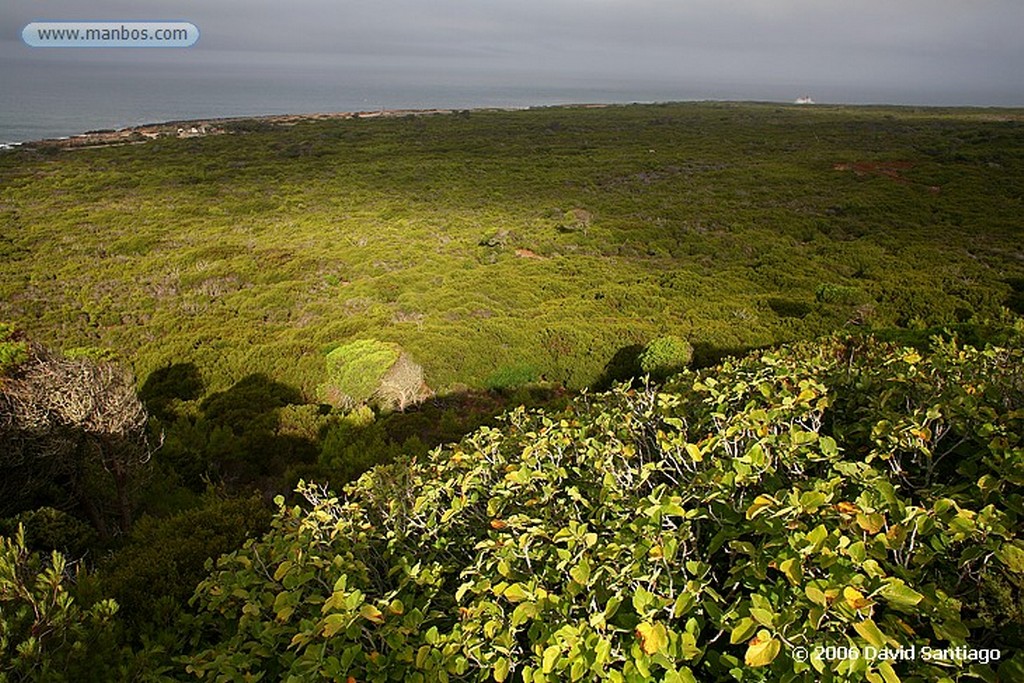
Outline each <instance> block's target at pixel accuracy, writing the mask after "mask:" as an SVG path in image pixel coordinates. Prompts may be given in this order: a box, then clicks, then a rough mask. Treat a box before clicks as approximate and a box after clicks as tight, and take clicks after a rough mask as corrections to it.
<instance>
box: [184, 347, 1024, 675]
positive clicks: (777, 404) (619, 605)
mask: <svg viewBox="0 0 1024 683" xmlns="http://www.w3.org/2000/svg"><path fill="white" fill-rule="evenodd" d="M1021 332H1024V330H1021V329H1019V328H1018V331H1017V336H1016V338H1015V339H1014V340H1012V342H1011V344H1010V345H1009V346H1008V347H1005V348H987V349H984V350H981V349H976V348H973V347H968V346H962V345H960V344H957V343H956V342H955V341H951V342H945V341H941V340H939V341H936V342H935V343H934V345H933V348H932V349H931V350H930V351H928V352H921V351H919V350H915V349H912V348H905V347H899V346H895V345H892V344H885V343H880V342H876V341H874V340H872V339H870V338H867V339H865V338H847V339H828V340H824V341H822V342H816V343H805V344H798V345H795V346H793V347H790V348H784V349H780V350H773V351H765V352H760V353H757V354H754V355H751V356H749V357H747V358H745V359H742V360H730V361H727V362H725V363H724V364H722V365H720V366H718V367H716V368H712V369H708V370H705V371H701V372H699V373H694V372H692V371H686V372H684V373H683V374H681V375H677V376H676V378H675V379H673V380H672V381H671V382H670V383H669V384H668V385H666V386H665V387H664V388H663V389H661V390H660V391H659V390H656V389H655V388H654V387H644V388H640V389H634V390H625V389H623V390H619V391H616V392H614V393H612V394H606V395H599V396H588V397H586V399H581V400H579V401H577V402H576V403H575V404H573V405H571V406H570V407H569V408H568V409H566V410H565V411H563V412H560V413H556V414H546V413H544V412H542V411H536V412H526V411H525V410H523V409H519V410H517V411H514V412H513V413H510V414H508V415H507V416H506V418H505V423H504V424H503V425H502V426H501V427H500V428H498V429H492V428H483V429H481V430H479V431H477V432H476V433H474V434H472V435H471V436H469V437H467V438H466V439H464V440H463V441H462V442H461V443H460V444H459V445H456V446H450V447H446V448H444V449H438V450H435V451H433V452H432V453H431V454H429V455H427V456H421V457H417V458H415V459H411V460H408V461H402V462H398V463H396V464H394V465H391V466H387V467H377V468H375V469H373V470H371V471H370V472H368V473H367V474H365V475H364V476H363V477H362V478H361V479H360V480H359V481H357V482H356V483H354V484H353V485H351V486H349V487H347V488H346V489H345V491H344V494H343V495H342V496H340V497H336V496H334V495H332V494H331V493H329V492H328V491H326V490H324V489H322V488H320V487H317V486H314V485H302V486H301V487H300V491H301V493H302V494H303V495H304V497H305V498H306V500H307V503H308V505H309V507H310V509H308V510H304V509H302V508H301V507H299V506H294V507H291V506H285V505H284V501H283V499H282V500H279V501H278V502H279V506H280V508H279V511H278V514H277V516H276V519H275V521H274V523H273V529H272V531H271V532H270V533H269V534H268V535H267V536H266V537H264V538H263V539H262V540H261V541H259V542H258V543H256V544H254V545H252V546H249V547H247V548H245V549H243V550H241V551H239V552H237V553H234V554H232V555H229V556H225V557H222V558H221V559H220V560H219V561H218V564H217V569H216V571H215V572H214V573H213V574H212V575H211V576H210V577H209V578H208V579H207V580H206V581H204V582H203V584H202V585H200V587H199V589H198V591H197V593H196V598H195V599H196V602H197V606H198V608H199V610H200V616H199V619H198V622H197V624H196V626H197V628H198V629H200V631H201V633H202V634H203V638H204V639H203V640H202V641H201V644H200V649H199V651H198V652H196V653H194V654H193V655H192V656H190V657H188V658H187V660H186V662H187V664H188V666H189V667H191V669H190V670H191V671H193V672H194V673H195V674H196V675H200V676H214V677H235V678H242V677H245V676H247V675H256V674H262V675H263V676H265V677H267V678H268V679H274V680H282V679H287V678H288V677H289V676H295V677H298V678H310V677H317V676H322V677H326V678H335V679H344V678H346V677H352V678H354V679H356V680H371V681H372V680H382V681H383V680H408V681H421V682H424V681H433V680H448V679H458V680H478V681H484V680H491V679H493V680H497V681H506V680H525V681H554V680H613V681H647V680H675V681H695V680H701V681H726V680H737V679H740V680H744V681H777V680H793V681H804V682H806V683H811V682H814V681H819V680H834V681H860V680H865V679H866V680H879V681H882V680H896V679H897V677H899V678H903V679H916V680H937V679H939V678H942V677H944V676H949V675H950V670H949V669H947V668H944V667H943V666H941V665H938V664H936V663H935V662H932V661H929V660H928V659H926V658H917V659H913V660H908V661H901V662H896V663H893V662H890V661H886V660H881V659H873V660H872V659H867V658H857V659H840V658H837V659H821V658H819V657H812V658H811V659H810V660H809V661H805V660H804V658H802V657H801V656H800V651H799V650H798V649H797V648H800V647H803V648H807V651H809V652H814V650H815V649H816V648H824V647H828V646H850V645H853V646H856V647H858V648H861V649H862V650H863V648H865V647H866V646H868V645H870V646H874V647H878V648H880V647H883V646H890V647H894V648H895V647H904V648H909V647H914V648H916V649H917V651H918V652H920V651H922V649H923V648H925V647H928V648H933V649H938V648H943V647H956V646H963V645H966V644H984V647H988V648H994V649H999V650H1000V651H1001V652H1002V659H1001V660H1000V661H992V662H988V663H984V662H975V663H973V664H971V665H970V669H969V671H970V673H971V675H973V676H976V677H978V678H981V679H982V680H997V678H998V679H999V680H1016V677H1018V676H1019V673H1020V671H1021V667H1022V664H1024V656H1022V655H1020V654H1019V653H1020V651H1021V648H1022V646H1024V641H1022V639H1021V634H1022V633H1024V624H1021V623H1020V618H1021V612H1020V610H1019V609H1016V608H1015V607H1014V603H1015V601H1017V602H1018V604H1019V599H1020V595H1019V586H1020V584H1021V581H1020V579H1021V576H1022V575H1024V537H1022V535H1021V532H1020V529H1019V525H1017V523H1016V516H1017V514H1018V513H1017V508H1018V507H1019V501H1020V498H1021V494H1022V485H1021V482H1022V481H1024V476H1022V475H1024V470H1022V465H1021V460H1020V453H1021V449H1022V447H1024V417H1022V415H1024V413H1022V411H1021V407H1022V406H1024V362H1022V361H1024V349H1022V346H1021ZM1015 591H1017V592H1015ZM982 617H986V618H982ZM986 619H987V620H986ZM239 653H245V654H244V656H239ZM897 670H898V672H897Z"/></svg>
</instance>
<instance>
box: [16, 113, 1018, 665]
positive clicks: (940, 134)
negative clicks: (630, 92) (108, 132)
mask: <svg viewBox="0 0 1024 683" xmlns="http://www.w3.org/2000/svg"><path fill="white" fill-rule="evenodd" d="M231 125H232V134H230V135H223V136H216V137H206V138H190V139H159V140H155V141H151V142H147V143H144V144H138V145H125V146H117V147H101V148H95V149H80V150H75V151H62V150H59V149H57V148H51V147H47V146H45V145H39V146H34V147H29V148H25V149H20V150H17V151H15V152H9V153H5V154H2V155H0V228H2V229H0V256H2V258H0V319H2V320H5V321H7V323H8V324H5V325H3V326H0V371H2V373H3V379H2V380H0V382H2V383H0V437H2V438H3V444H0V449H2V450H3V453H0V460H2V464H3V466H4V469H5V481H4V483H3V484H2V485H0V491H2V492H3V494H4V495H3V500H2V501H0V518H2V519H0V533H2V534H3V536H4V541H3V544H4V545H3V547H2V550H0V605H2V607H3V610H4V616H3V619H2V620H0V621H2V623H3V630H2V631H0V656H2V660H3V661H5V662H6V663H5V664H4V665H3V666H2V667H0V676H7V677H8V678H10V679H11V680H23V679H30V680H31V679H40V680H63V679H68V680H89V679H93V680H112V679H147V678H149V679H164V680H180V679H189V678H193V679H194V678H195V677H196V676H202V677H206V678H210V679H212V680H257V679H259V678H260V677H262V678H263V679H264V680H286V679H289V677H291V679H292V680H311V679H320V678H325V679H335V680H345V679H347V678H349V677H351V678H352V679H354V680H358V681H362V680H424V681H432V680H447V679H452V680H490V679H495V680H499V681H501V680H538V681H541V680H590V679H594V678H608V679H610V680H649V679H651V678H657V679H665V680H681V681H686V680H733V679H735V680H782V679H784V678H787V677H790V679H791V680H817V679H820V678H822V677H823V676H824V677H826V678H827V677H828V676H833V677H834V678H835V679H837V680H845V679H851V680H861V679H863V678H865V677H866V678H868V679H870V680H884V681H887V682H889V681H893V680H897V679H898V678H902V679H903V680H913V679H915V677H916V679H918V680H937V679H939V678H943V677H947V678H951V679H957V678H964V679H965V680H966V679H968V678H970V677H974V678H979V679H981V680H990V681H996V680H1007V681H1009V680H1016V679H1017V678H1019V677H1020V675H1021V674H1022V669H1024V664H1022V659H1021V658H1020V657H1016V658H1014V655H1015V654H1016V653H1017V652H1018V650H1019V649H1020V646H1021V643H1020V642H1019V638H1020V636H1019V635H1018V634H1019V633H1020V632H1021V627H1022V626H1024V617H1022V613H1021V610H1020V605H1021V604H1022V595H1021V592H1022V587H1024V580H1022V573H1024V540H1022V539H1021V537H1020V528H1019V527H1020V524H1019V515H1021V514H1024V499H1022V498H1021V485H1022V483H1024V470H1022V467H1024V464H1022V445H1021V438H1022V435H1024V432H1022V426H1024V425H1022V414H1024V413H1022V411H1024V369H1022V363H1021V339H1022V334H1024V330H1022V326H1021V323H1020V317H1019V316H1020V314H1021V313H1024V239H1022V237H1024V229H1022V226H1021V222H1020V221H1021V218H1020V216H1021V215H1024V212H1022V208H1024V207H1022V197H1024V114H1021V113H1020V112H1019V111H1004V110H960V109H952V110H941V109H913V108H867V107H857V108H849V107H819V106H815V107H789V106H777V105H768V104H713V103H702V104H665V105H644V106H639V105H638V106H623V107H565V108H544V109H534V110H527V111H515V112H508V111H472V112H462V113H459V114H454V115H433V116H416V115H410V116H403V117H393V118H374V119H359V118H353V119H347V120H331V121H315V122H314V121H310V122H304V123H297V124H295V125H287V126H283V125H273V124H268V123H265V122H259V121H253V122H235V123H233V124H231ZM687 366H691V367H692V368H693V369H687ZM132 373H134V374H132ZM679 373H681V374H679ZM644 376H648V377H650V380H645V379H643V377H644ZM581 391H582V392H583V393H580V392H581ZM506 411H509V412H506ZM370 468H373V469H370ZM368 470H369V471H368ZM364 473H365V474H364ZM300 481H302V482H303V483H302V484H301V485H300ZM308 482H316V483H315V484H313V483H308ZM297 487H298V491H296V488H297ZM343 491H344V493H343ZM275 496H276V499H275ZM272 499H275V502H274V503H273V504H271V500H272ZM246 539H253V540H251V541H250V542H249V543H248V544H246ZM243 544H246V545H245V547H244V548H243ZM54 552H55V553H56V554H51V553H54ZM219 556H223V557H221V558H220V559H219V560H216V566H214V565H213V564H212V562H213V561H214V560H215V558H217V557H219ZM72 567H74V570H72V569H71V568H72ZM211 572H212V573H211ZM827 644H832V645H849V644H856V645H859V646H862V647H863V646H865V645H871V646H875V647H883V646H891V647H896V646H910V645H915V646H917V647H918V648H920V647H924V646H934V647H940V646H941V647H947V646H956V645H964V644H969V645H971V646H974V647H979V648H994V649H998V650H999V651H1000V652H1001V653H1002V657H1001V659H1000V661H992V662H987V663H985V662H977V661H975V662H967V663H959V664H955V665H948V666H947V665H935V664H931V663H927V662H922V661H897V662H892V663H887V662H879V661H874V662H869V661H868V660H866V659H864V658H860V659H852V660H849V661H846V662H839V661H826V662H822V661H820V660H818V661H815V660H814V659H813V658H812V660H811V661H810V662H800V661H798V658H797V657H795V656H794V651H795V650H794V649H795V648H798V647H801V646H805V647H809V648H813V647H814V646H816V645H827Z"/></svg>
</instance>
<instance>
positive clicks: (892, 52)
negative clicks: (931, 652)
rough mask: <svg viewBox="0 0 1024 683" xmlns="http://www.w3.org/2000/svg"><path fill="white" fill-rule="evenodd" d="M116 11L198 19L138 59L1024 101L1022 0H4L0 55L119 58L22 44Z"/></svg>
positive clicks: (8, 58) (12, 58) (9, 58)
mask: <svg viewBox="0 0 1024 683" xmlns="http://www.w3.org/2000/svg"><path fill="white" fill-rule="evenodd" d="M119 18H124V19H133V18H135V19H160V18H167V19H183V20H188V21H192V22H193V23H195V24H196V25H197V26H199V27H200V30H201V31H202V39H201V41H200V43H199V45H198V46H197V47H195V48H193V49H192V50H190V51H189V52H190V54H188V55H182V54H176V53H173V52H172V51H159V50H157V51H142V52H144V54H133V59H135V60H138V61H139V62H142V63H146V62H150V63H176V62H177V63H181V64H189V65H202V64H210V65H213V64H217V65H225V64H228V65H230V64H237V65H238V66H239V68H244V67H246V66H249V67H251V68H268V67H273V66H275V65H280V66H290V67H298V66H305V67H308V68H310V69H318V68H319V69H326V68H359V69H369V70H376V71H380V72H389V73H398V74H400V73H408V74H416V75H418V77H423V78H437V79H439V80H445V79H448V80H451V79H458V78H462V79H464V80H465V81H467V82H469V81H473V80H474V79H483V80H486V79H488V78H490V79H491V80H492V81H495V82H501V81H502V79H511V80H516V79H518V80H519V81H522V82H528V81H529V80H530V79H537V78H542V79H547V80H549V81H552V82H554V81H557V80H558V79H570V78H571V79H577V80H578V79H582V80H584V81H586V80H587V79H591V80H592V81H593V82H595V83H599V82H606V81H608V80H609V79H627V80H628V79H642V80H646V81H651V82H665V83H669V82H672V81H676V80H682V79H687V80H691V81H692V80H697V79H699V80H702V81H708V82H712V81H722V82H733V83H739V84H742V83H772V82H775V83H780V84H786V85H788V84H791V83H792V84H800V83H807V84H811V85H822V84H825V85H828V86H829V87H835V88H836V89H838V90H840V91H841V89H842V87H843V86H844V85H846V84H849V85H851V86H852V85H856V86H862V85H864V84H872V83H873V84H877V85H879V86H885V87H888V88H893V89H898V88H900V87H906V88H921V87H927V88H941V89H944V90H947V91H949V92H956V91H957V90H958V89H959V90H962V91H964V92H966V91H971V92H976V91H985V90H989V91H992V92H997V91H998V92H1001V93H1003V94H1004V95H1003V97H1004V98H1006V97H1009V98H1011V99H1013V98H1014V97H1015V98H1016V101H1017V102H1018V103H1022V104H1024V77H1022V76H1021V75H1020V74H1021V73H1024V69H1022V68H1021V67H1022V66H1024V48H1022V44H1024V41H1021V40H1020V38H1019V35H1018V34H1019V32H1020V27H1022V26H1024V3H1022V2H1020V0H975V1H972V2H965V1H964V0H897V1H893V0H856V1H851V0H843V1H838V0H735V1H733V2H723V1H722V0H689V1H685V2H684V1H680V0H675V1H670V0H377V1H373V2H370V1H367V0H363V1H362V2H354V1H351V0H340V1H339V0H304V1H299V2H289V3H283V2H280V0H220V1H207V2H198V1H196V0H177V1H170V0H150V1H149V2H146V3H138V2H131V1H128V0H94V1H92V2H89V3H82V2H80V1H79V0H45V1H43V2H40V1H39V0H7V1H6V2H5V3H4V6H3V8H2V9H0V27H2V33H0V36H2V38H3V39H4V41H5V42H4V44H3V45H2V46H0V59H2V60H4V61H5V62H9V63H11V64H15V63H21V62H23V61H26V60H37V61H38V60H52V61H60V60H62V59H74V60H76V61H85V62H88V61H97V62H102V61H110V60H123V59H124V55H123V54H113V55H112V54H110V53H111V52H112V51H105V50H101V51H94V52H86V51H79V50H75V51H69V52H67V53H65V54H63V55H41V54H33V53H32V51H31V50H29V48H27V47H25V46H23V45H21V44H20V42H19V33H20V30H21V27H22V26H24V25H25V23H27V22H28V21H31V20H33V19H119ZM51 52H53V51H51ZM7 78H16V75H11V74H8V76H7ZM981 103H984V102H981Z"/></svg>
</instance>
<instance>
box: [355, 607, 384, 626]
mask: <svg viewBox="0 0 1024 683" xmlns="http://www.w3.org/2000/svg"><path fill="white" fill-rule="evenodd" d="M359 616H361V617H362V618H363V619H366V620H367V621H372V622H373V623H375V624H383V623H384V613H383V612H381V611H380V610H379V609H377V608H376V607H374V606H373V605H370V604H365V605H363V606H362V607H360V608H359Z"/></svg>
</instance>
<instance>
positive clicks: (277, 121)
mask: <svg viewBox="0 0 1024 683" xmlns="http://www.w3.org/2000/svg"><path fill="white" fill-rule="evenodd" d="M540 106H545V105H540ZM555 106H559V105H555ZM561 106H571V107H581V108H602V107H610V106H615V105H612V104H600V103H595V104H572V105H561ZM530 108H532V107H526V106H522V107H478V108H471V109H459V108H452V109H442V108H431V109H377V110H368V111H347V112H327V113H324V112H319V113H312V114H268V115H264V116H231V117H221V118H201V119H188V120H177V121H164V122H162V123H147V124H142V125H139V126H127V127H125V128H118V129H109V130H92V131H86V132H84V133H79V134H77V135H70V136H66V137H59V138H43V139H40V140H31V141H26V142H16V143H4V145H3V146H2V147H0V149H16V148H58V149H88V148H93V147H111V146H117V145H131V144H141V143H145V142H148V141H150V140H156V139H159V138H169V137H170V138H197V137H206V136H209V135H225V134H228V133H237V132H246V130H247V128H250V129H252V128H256V127H259V126H293V125H295V124H297V123H306V122H309V121H329V120H345V119H372V118H398V117H403V116H440V115H445V114H448V115H450V114H457V113H459V112H463V111H474V112H486V111H520V110H524V109H530Z"/></svg>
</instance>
